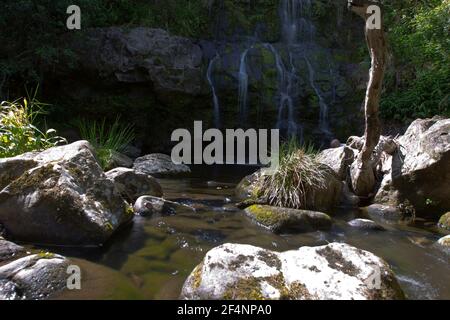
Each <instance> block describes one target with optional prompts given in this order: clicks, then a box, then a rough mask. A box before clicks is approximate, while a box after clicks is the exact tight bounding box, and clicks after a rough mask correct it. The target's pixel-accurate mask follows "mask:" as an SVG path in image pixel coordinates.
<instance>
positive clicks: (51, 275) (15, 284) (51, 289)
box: [0, 253, 69, 300]
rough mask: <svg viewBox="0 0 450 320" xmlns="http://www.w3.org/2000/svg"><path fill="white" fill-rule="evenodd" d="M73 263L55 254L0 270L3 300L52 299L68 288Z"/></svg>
mask: <svg viewBox="0 0 450 320" xmlns="http://www.w3.org/2000/svg"><path fill="white" fill-rule="evenodd" d="M68 266H69V261H68V260H67V259H66V258H64V257H62V256H59V255H55V254H50V253H47V254H37V255H31V256H27V257H24V258H21V259H18V260H16V261H13V262H10V263H9V264H7V265H4V266H2V267H0V300H23V299H28V300H35V299H46V298H50V297H51V296H52V295H54V294H55V293H57V292H60V291H62V290H63V289H64V288H65V287H66V286H67V279H68V274H67V268H68Z"/></svg>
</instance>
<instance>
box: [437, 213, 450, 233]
mask: <svg viewBox="0 0 450 320" xmlns="http://www.w3.org/2000/svg"><path fill="white" fill-rule="evenodd" d="M439 227H441V228H443V229H446V230H449V231H450V212H447V213H446V214H444V215H443V216H442V217H441V219H439Z"/></svg>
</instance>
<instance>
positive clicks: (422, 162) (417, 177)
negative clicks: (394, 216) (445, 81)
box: [375, 117, 450, 216]
mask: <svg viewBox="0 0 450 320" xmlns="http://www.w3.org/2000/svg"><path fill="white" fill-rule="evenodd" d="M398 142H399V144H400V148H398V150H399V151H397V153H395V154H394V155H393V156H390V157H388V160H387V161H386V162H385V163H384V165H383V172H384V173H385V176H384V179H383V181H382V183H381V187H380V189H379V191H378V193H377V195H376V197H375V202H376V203H382V204H389V205H392V206H397V205H400V204H402V203H405V202H406V203H408V204H410V205H412V206H414V208H415V210H416V214H417V215H418V216H420V214H422V213H424V214H429V213H430V211H431V212H446V211H448V210H450V119H441V118H437V117H436V118H433V119H425V120H421V119H419V120H416V121H414V122H413V123H412V124H411V126H410V127H409V128H408V130H407V131H406V133H405V135H404V136H402V137H401V138H399V139H398Z"/></svg>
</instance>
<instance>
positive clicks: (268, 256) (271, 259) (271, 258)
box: [258, 250, 281, 269]
mask: <svg viewBox="0 0 450 320" xmlns="http://www.w3.org/2000/svg"><path fill="white" fill-rule="evenodd" d="M258 258H259V259H260V260H261V261H264V262H265V263H266V264H267V265H268V266H269V267H272V268H276V269H280V268H281V261H280V259H279V258H278V256H277V255H276V254H275V253H273V252H270V251H264V250H261V251H259V252H258Z"/></svg>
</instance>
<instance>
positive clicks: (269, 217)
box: [245, 205, 332, 233]
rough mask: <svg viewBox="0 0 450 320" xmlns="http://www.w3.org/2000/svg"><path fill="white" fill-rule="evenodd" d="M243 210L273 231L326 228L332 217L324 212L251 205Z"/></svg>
mask: <svg viewBox="0 0 450 320" xmlns="http://www.w3.org/2000/svg"><path fill="white" fill-rule="evenodd" d="M245 212H246V213H247V215H248V216H249V217H250V218H251V219H252V220H253V221H255V222H256V223H258V224H259V225H261V226H263V227H265V228H267V229H269V230H270V231H272V232H275V233H284V232H309V231H316V230H327V229H329V228H330V227H331V225H332V219H331V218H330V217H329V216H328V215H327V214H325V213H322V212H315V211H308V210H297V209H288V208H279V207H272V206H266V205H252V206H250V207H248V208H247V209H246V210H245Z"/></svg>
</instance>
